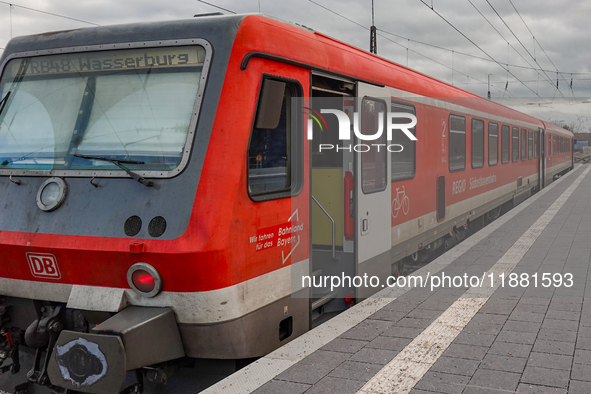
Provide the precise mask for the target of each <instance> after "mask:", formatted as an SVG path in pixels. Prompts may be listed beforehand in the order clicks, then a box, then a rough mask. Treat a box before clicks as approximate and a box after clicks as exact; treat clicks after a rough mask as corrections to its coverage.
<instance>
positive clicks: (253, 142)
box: [248, 78, 303, 201]
mask: <svg viewBox="0 0 591 394" xmlns="http://www.w3.org/2000/svg"><path fill="white" fill-rule="evenodd" d="M300 91H301V89H300V88H299V86H296V85H295V84H293V83H288V82H284V81H279V80H276V79H271V78H264V79H263V85H262V89H261V93H260V95H259V101H258V106H257V114H256V116H255V126H254V128H253V131H252V134H251V136H250V143H249V146H248V192H249V195H250V196H251V197H252V198H253V200H255V201H263V200H269V199H273V198H282V197H288V196H290V194H291V193H293V192H295V191H296V190H297V189H298V187H299V183H301V181H300V178H301V176H300V175H299V173H300V169H299V167H300V166H301V160H298V161H297V163H298V164H297V168H292V167H293V166H294V162H295V161H294V155H295V156H300V153H299V152H298V151H299V150H300V149H299V146H300V144H297V143H294V142H295V141H297V138H296V137H297V136H296V135H295V134H297V135H299V134H300V133H299V132H297V133H294V131H296V130H299V129H300V128H301V126H300V125H301V119H300V114H303V109H302V108H301V102H300V100H297V96H298V95H301V94H300V93H299V92H300ZM301 116H303V115H301Z"/></svg>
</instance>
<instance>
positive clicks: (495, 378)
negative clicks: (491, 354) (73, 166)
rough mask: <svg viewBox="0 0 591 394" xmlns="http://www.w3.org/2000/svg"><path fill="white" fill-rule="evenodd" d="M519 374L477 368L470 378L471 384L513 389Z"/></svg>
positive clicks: (515, 386) (498, 388)
mask: <svg viewBox="0 0 591 394" xmlns="http://www.w3.org/2000/svg"><path fill="white" fill-rule="evenodd" d="M520 377H521V375H520V374H518V373H513V372H503V371H493V370H486V369H479V370H477V371H476V372H475V373H474V376H472V379H470V385H471V386H477V387H486V388H491V389H496V390H508V391H514V390H515V389H516V388H517V385H518V384H519V379H520Z"/></svg>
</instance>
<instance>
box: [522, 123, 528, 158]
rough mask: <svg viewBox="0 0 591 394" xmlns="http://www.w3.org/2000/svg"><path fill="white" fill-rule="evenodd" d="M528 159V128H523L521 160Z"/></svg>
mask: <svg viewBox="0 0 591 394" xmlns="http://www.w3.org/2000/svg"><path fill="white" fill-rule="evenodd" d="M525 159H527V130H526V129H521V160H525Z"/></svg>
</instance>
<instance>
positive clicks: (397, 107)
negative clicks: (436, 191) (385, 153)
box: [390, 102, 417, 182]
mask: <svg viewBox="0 0 591 394" xmlns="http://www.w3.org/2000/svg"><path fill="white" fill-rule="evenodd" d="M391 111H392V112H406V113H409V114H413V115H416V110H415V107H414V106H412V105H411V104H407V103H398V102H392V109H391ZM407 122H408V119H407V118H404V119H397V118H394V120H393V123H398V124H402V123H407ZM409 131H410V132H411V133H412V134H413V135H414V136H416V135H417V131H416V127H413V128H412V129H409ZM392 144H399V145H402V147H403V148H404V149H403V150H402V152H392V153H391V154H390V157H391V158H392V159H391V162H390V166H391V168H392V171H391V173H392V175H391V177H392V182H395V181H402V180H405V179H412V178H414V176H415V169H416V164H415V163H416V162H415V160H416V159H415V158H416V149H417V145H416V141H411V140H410V139H409V138H408V137H407V136H406V135H405V134H404V133H403V132H402V131H401V130H398V129H396V130H394V131H393V133H392Z"/></svg>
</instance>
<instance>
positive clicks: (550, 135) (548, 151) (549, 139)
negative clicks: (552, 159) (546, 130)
mask: <svg viewBox="0 0 591 394" xmlns="http://www.w3.org/2000/svg"><path fill="white" fill-rule="evenodd" d="M546 151H547V155H548V156H550V155H551V154H552V134H548V146H547V147H546Z"/></svg>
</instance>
